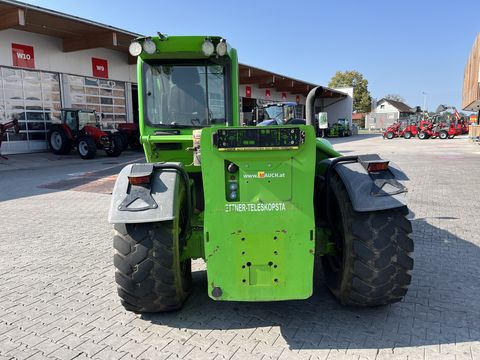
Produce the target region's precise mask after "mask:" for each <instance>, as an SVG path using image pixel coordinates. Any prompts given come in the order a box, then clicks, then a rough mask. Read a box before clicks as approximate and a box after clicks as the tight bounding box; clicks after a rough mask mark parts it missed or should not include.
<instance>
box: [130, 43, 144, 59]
mask: <svg viewBox="0 0 480 360" xmlns="http://www.w3.org/2000/svg"><path fill="white" fill-rule="evenodd" d="M128 52H129V53H130V55H132V56H138V55H140V54H141V53H142V44H140V43H139V42H138V41H133V42H132V43H130V46H129V47H128Z"/></svg>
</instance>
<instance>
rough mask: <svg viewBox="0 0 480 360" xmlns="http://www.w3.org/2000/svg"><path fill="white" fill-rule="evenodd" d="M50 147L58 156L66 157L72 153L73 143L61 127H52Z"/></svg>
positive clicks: (49, 140) (49, 136)
mask: <svg viewBox="0 0 480 360" xmlns="http://www.w3.org/2000/svg"><path fill="white" fill-rule="evenodd" d="M48 145H50V149H51V150H52V152H53V153H54V154H56V155H65V154H68V153H70V151H72V141H71V140H70V139H69V138H68V135H67V133H66V132H65V130H64V129H63V128H62V127H61V126H58V125H57V126H55V125H54V126H52V127H51V128H50V131H49V132H48Z"/></svg>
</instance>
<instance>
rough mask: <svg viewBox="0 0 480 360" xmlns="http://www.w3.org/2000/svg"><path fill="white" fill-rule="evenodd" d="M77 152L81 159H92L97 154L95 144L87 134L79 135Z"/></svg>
mask: <svg viewBox="0 0 480 360" xmlns="http://www.w3.org/2000/svg"><path fill="white" fill-rule="evenodd" d="M77 152H78V155H80V157H81V158H82V159H93V158H94V157H95V155H97V145H96V144H95V140H93V139H92V138H91V137H90V136H88V135H83V136H80V138H79V139H78V143H77Z"/></svg>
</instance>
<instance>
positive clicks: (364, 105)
mask: <svg viewBox="0 0 480 360" xmlns="http://www.w3.org/2000/svg"><path fill="white" fill-rule="evenodd" d="M328 86H329V87H332V88H341V87H353V110H354V111H357V112H363V113H367V112H370V110H371V106H372V97H371V96H370V92H369V91H368V80H367V79H364V77H363V75H362V74H360V73H359V72H358V71H355V70H351V71H343V72H342V71H337V72H336V74H335V76H334V77H332V79H331V80H330V82H329V83H328Z"/></svg>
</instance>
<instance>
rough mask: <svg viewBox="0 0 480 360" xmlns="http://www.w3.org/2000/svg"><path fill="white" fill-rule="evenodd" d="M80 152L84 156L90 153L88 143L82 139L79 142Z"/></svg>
mask: <svg viewBox="0 0 480 360" xmlns="http://www.w3.org/2000/svg"><path fill="white" fill-rule="evenodd" d="M78 152H79V153H80V155H82V156H86V155H87V154H88V144H87V142H86V141H85V140H82V141H80V142H79V143H78Z"/></svg>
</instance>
